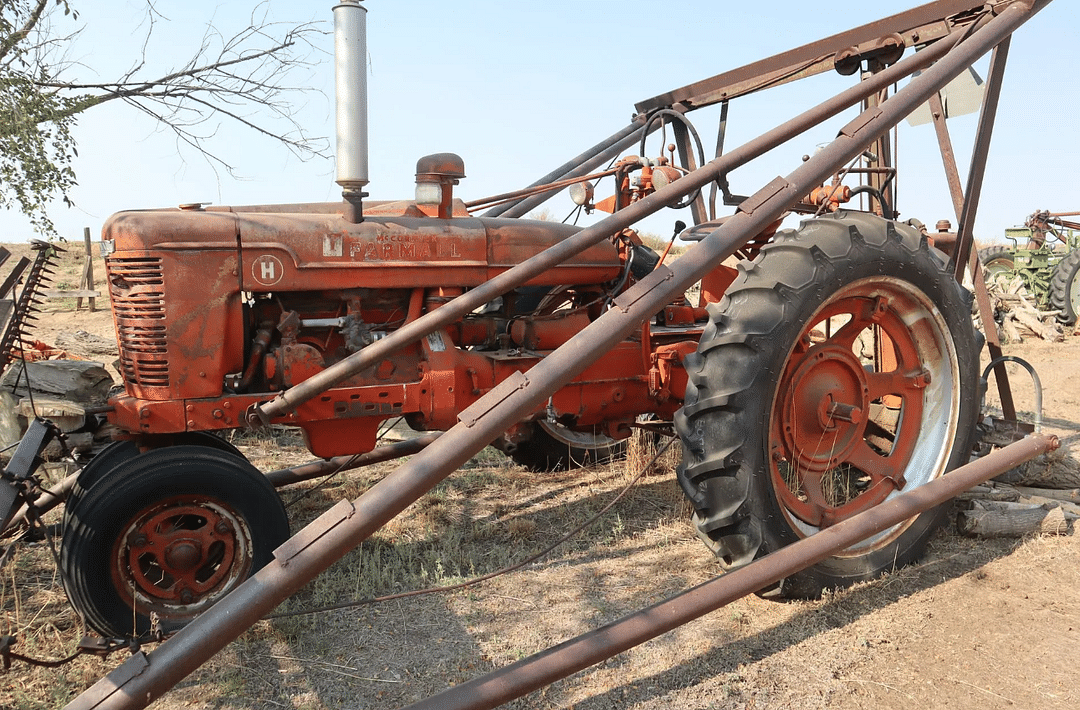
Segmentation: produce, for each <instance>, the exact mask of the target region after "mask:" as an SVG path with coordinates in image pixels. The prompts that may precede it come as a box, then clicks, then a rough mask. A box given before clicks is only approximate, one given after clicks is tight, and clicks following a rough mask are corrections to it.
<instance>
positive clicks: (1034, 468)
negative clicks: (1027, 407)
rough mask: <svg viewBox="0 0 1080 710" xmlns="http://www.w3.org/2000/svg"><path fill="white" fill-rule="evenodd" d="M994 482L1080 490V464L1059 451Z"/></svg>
mask: <svg viewBox="0 0 1080 710" xmlns="http://www.w3.org/2000/svg"><path fill="white" fill-rule="evenodd" d="M994 480H995V481H1000V482H1002V483H1011V484H1015V485H1020V486H1030V487H1032V488H1056V489H1070V488H1080V462H1078V461H1077V460H1076V459H1075V458H1073V457H1072V456H1069V455H1067V454H1066V453H1065V452H1064V451H1062V450H1060V449H1059V450H1058V451H1055V452H1053V453H1052V454H1049V455H1045V456H1036V457H1035V458H1034V459H1032V460H1031V461H1028V462H1027V463H1025V464H1023V465H1020V466H1017V467H1016V468H1013V469H1009V470H1008V471H1006V472H1005V473H1003V474H1001V475H1000V476H996V477H995V478H994ZM1076 502H1080V501H1076Z"/></svg>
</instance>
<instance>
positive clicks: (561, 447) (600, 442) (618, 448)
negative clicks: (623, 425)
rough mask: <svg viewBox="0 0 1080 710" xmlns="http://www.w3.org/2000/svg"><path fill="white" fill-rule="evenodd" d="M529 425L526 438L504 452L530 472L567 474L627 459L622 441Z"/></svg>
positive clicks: (552, 426) (554, 426)
mask: <svg viewBox="0 0 1080 710" xmlns="http://www.w3.org/2000/svg"><path fill="white" fill-rule="evenodd" d="M530 426H531V428H532V432H531V435H530V436H529V438H528V439H527V440H526V441H522V442H520V443H518V444H516V445H515V446H514V447H513V448H512V449H509V450H508V451H507V455H508V456H510V458H512V459H513V460H514V461H516V462H517V463H519V464H521V465H522V466H524V467H525V468H527V469H529V470H530V471H537V472H541V473H543V472H547V471H566V470H569V469H573V468H582V467H585V466H593V465H597V464H604V463H608V462H610V461H614V460H616V459H620V458H623V457H624V456H626V440H625V439H624V440H618V439H612V438H611V437H609V436H605V435H604V434H594V433H592V432H583V431H574V430H573V429H567V428H566V427H564V426H563V425H561V424H559V423H557V422H549V421H546V420H540V421H536V422H533V423H532V424H531V425H530Z"/></svg>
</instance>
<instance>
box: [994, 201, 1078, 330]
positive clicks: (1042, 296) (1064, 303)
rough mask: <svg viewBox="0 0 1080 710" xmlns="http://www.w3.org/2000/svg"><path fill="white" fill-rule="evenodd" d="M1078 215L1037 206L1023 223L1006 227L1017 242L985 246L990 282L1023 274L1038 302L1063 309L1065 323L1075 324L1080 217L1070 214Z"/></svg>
mask: <svg viewBox="0 0 1080 710" xmlns="http://www.w3.org/2000/svg"><path fill="white" fill-rule="evenodd" d="M1076 216H1080V212H1047V211H1037V212H1035V213H1034V214H1033V215H1031V216H1030V217H1028V218H1027V220H1025V222H1024V226H1023V227H1012V228H1010V229H1006V230H1005V238H1006V239H1008V240H1009V241H1011V242H1012V246H1006V245H1003V244H1002V245H995V246H990V247H986V248H983V249H980V250H979V261H981V262H982V265H983V271H984V276H985V278H986V282H987V284H993V283H994V282H999V283H1000V282H1003V281H1012V280H1013V279H1014V277H1017V276H1018V277H1020V282H1021V284H1022V286H1023V288H1024V289H1025V290H1026V292H1027V294H1028V295H1030V296H1031V297H1032V298H1033V299H1034V301H1035V303H1034V305H1035V306H1037V307H1038V308H1039V309H1040V310H1056V311H1059V313H1058V316H1057V317H1058V320H1059V321H1060V322H1061V323H1063V324H1064V325H1067V326H1072V325H1074V324H1075V323H1076V317H1077V313H1078V312H1080V223H1078V222H1070V221H1067V220H1065V219H1064V218H1065V217H1076ZM1021 242H1023V244H1024V246H1020V244H1021Z"/></svg>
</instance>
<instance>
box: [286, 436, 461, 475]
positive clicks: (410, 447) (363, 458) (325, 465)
mask: <svg viewBox="0 0 1080 710" xmlns="http://www.w3.org/2000/svg"><path fill="white" fill-rule="evenodd" d="M440 436H442V432H441V431H437V432H433V433H431V434H425V435H424V436H418V437H416V438H415V439H409V440H407V441H399V442H397V443H396V444H387V445H386V446H380V447H379V448H377V449H373V450H371V451H368V452H367V453H364V454H357V455H355V456H335V457H334V458H332V459H326V460H320V461H312V462H311V463H306V464H303V465H300V466H293V467H292V468H281V469H278V470H277V471H269V472H267V474H266V478H267V479H268V480H269V481H270V483H271V484H273V486H274V487H275V488H280V487H281V486H287V485H289V484H290V483H299V482H300V481H308V480H311V479H312V478H319V477H321V476H328V475H330V474H331V473H337V472H338V471H351V470H353V469H355V468H362V467H364V466H370V465H371V464H373V463H382V462H383V461H392V460H394V459H399V458H401V457H403V456H412V455H413V454H418V453H420V452H421V451H423V450H424V449H426V448H427V447H428V445H429V444H431V443H432V442H434V441H435V440H436V439H438V438H439V437H440Z"/></svg>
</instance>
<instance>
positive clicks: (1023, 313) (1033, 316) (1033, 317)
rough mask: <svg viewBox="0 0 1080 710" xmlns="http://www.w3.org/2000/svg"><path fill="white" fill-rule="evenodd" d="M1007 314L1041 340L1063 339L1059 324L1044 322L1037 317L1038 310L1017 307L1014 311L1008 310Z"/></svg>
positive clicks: (1053, 341) (1056, 340)
mask: <svg viewBox="0 0 1080 710" xmlns="http://www.w3.org/2000/svg"><path fill="white" fill-rule="evenodd" d="M1009 316H1011V317H1012V318H1015V319H1016V321H1017V322H1018V323H1019V324H1020V325H1022V326H1024V327H1025V328H1027V329H1028V330H1030V331H1031V332H1032V333H1034V334H1035V335H1037V336H1038V337H1040V338H1042V339H1043V340H1049V341H1050V342H1052V343H1057V342H1061V341H1062V340H1065V334H1064V333H1063V332H1062V331H1061V326H1059V325H1058V324H1057V323H1044V322H1043V321H1042V319H1041V318H1040V317H1039V313H1038V311H1035V310H1033V309H1028V308H1018V309H1016V310H1014V311H1010V312H1009Z"/></svg>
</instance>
